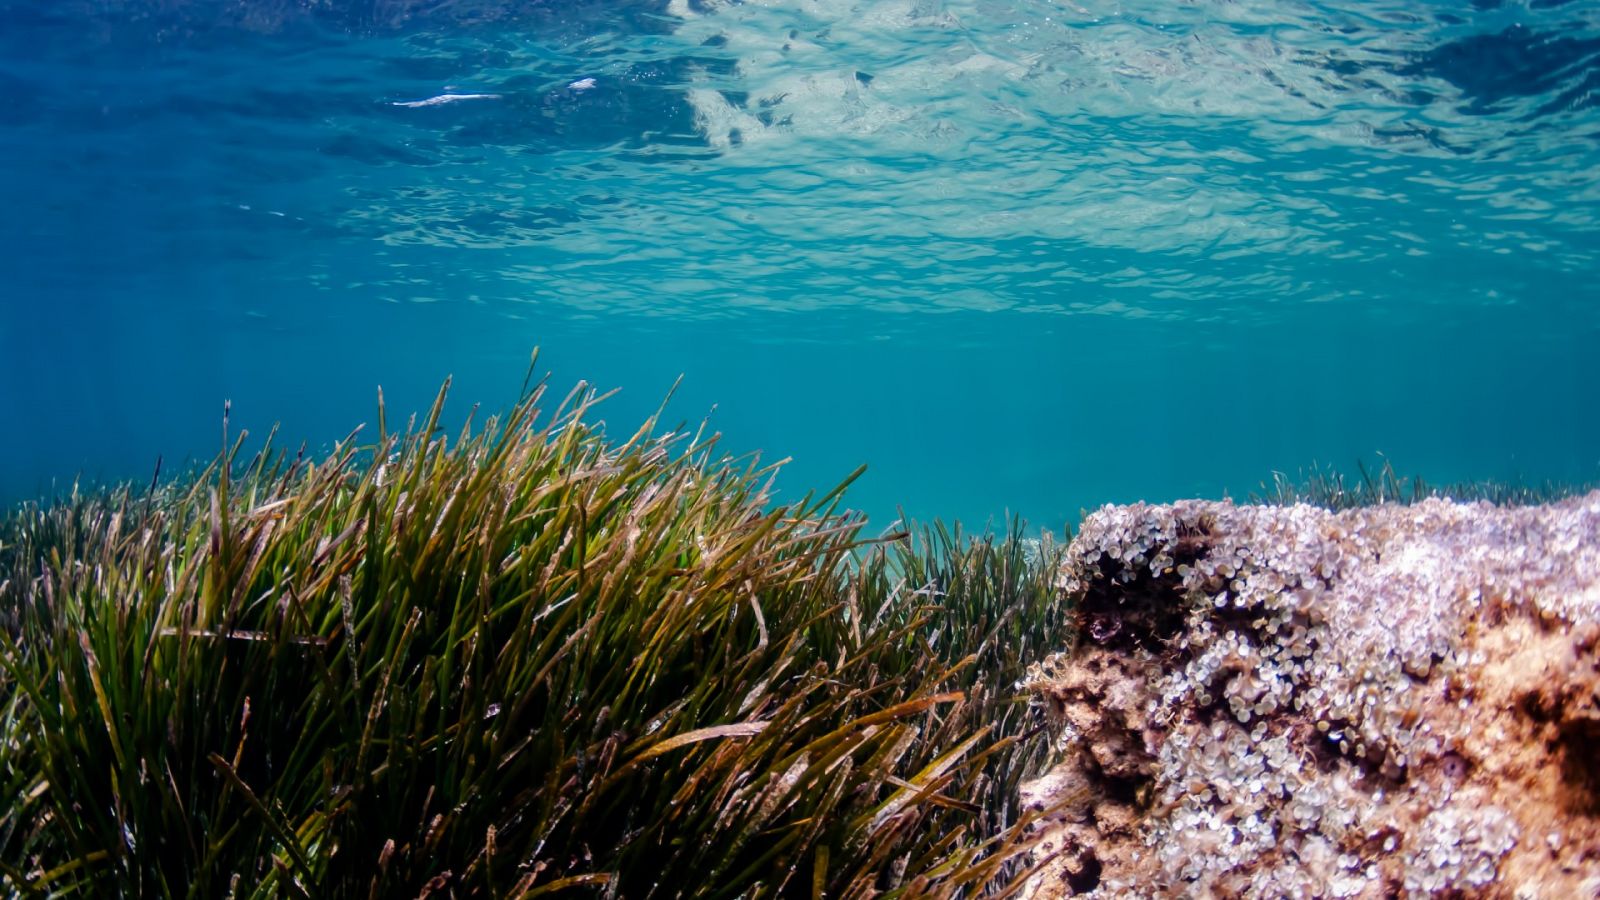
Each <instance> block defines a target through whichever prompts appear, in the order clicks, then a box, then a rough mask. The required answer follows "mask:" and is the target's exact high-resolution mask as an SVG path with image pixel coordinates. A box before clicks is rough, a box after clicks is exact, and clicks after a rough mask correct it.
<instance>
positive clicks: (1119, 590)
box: [1029, 492, 1600, 897]
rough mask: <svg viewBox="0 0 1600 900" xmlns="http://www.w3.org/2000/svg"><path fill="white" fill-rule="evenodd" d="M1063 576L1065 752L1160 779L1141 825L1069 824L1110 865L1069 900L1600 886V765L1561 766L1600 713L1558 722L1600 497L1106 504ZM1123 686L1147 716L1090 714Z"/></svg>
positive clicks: (1048, 669)
mask: <svg viewBox="0 0 1600 900" xmlns="http://www.w3.org/2000/svg"><path fill="white" fill-rule="evenodd" d="M1061 586H1062V588H1063V589H1064V590H1065V591H1067V592H1068V593H1069V594H1070V595H1072V596H1075V597H1077V598H1078V600H1079V603H1080V611H1081V612H1080V615H1081V618H1082V626H1083V627H1082V636H1081V638H1080V641H1081V643H1080V646H1079V647H1078V648H1076V650H1075V651H1073V652H1072V653H1070V654H1063V655H1061V656H1059V657H1056V658H1053V659H1051V660H1047V661H1045V662H1044V663H1042V664H1041V665H1039V666H1037V667H1036V668H1035V669H1034V670H1033V672H1032V674H1031V677H1030V680H1029V685H1030V686H1031V687H1032V688H1033V690H1034V691H1035V692H1036V693H1037V694H1038V695H1039V696H1041V697H1042V698H1044V699H1045V700H1046V701H1047V705H1049V706H1050V707H1051V708H1052V709H1053V710H1055V711H1056V712H1057V713H1058V719H1060V720H1061V723H1062V728H1063V733H1064V734H1066V735H1067V737H1068V740H1067V741H1066V743H1067V745H1068V746H1067V747H1066V749H1065V758H1064V761H1063V765H1064V766H1066V767H1077V768H1078V769H1081V770H1082V773H1081V775H1082V777H1081V778H1080V779H1079V781H1081V780H1082V779H1083V778H1087V779H1089V780H1091V781H1093V780H1094V779H1096V778H1098V779H1099V780H1100V782H1101V784H1102V790H1103V791H1104V792H1105V793H1107V794H1108V795H1113V794H1121V795H1123V796H1126V795H1127V794H1128V789H1127V787H1128V786H1127V785H1125V784H1120V785H1112V784H1110V783H1109V782H1108V781H1107V776H1106V775H1105V773H1103V772H1102V771H1101V767H1100V765H1099V763H1098V759H1099V758H1100V757H1102V756H1104V754H1103V753H1098V752H1097V750H1096V747H1095V743H1096V741H1106V740H1111V741H1115V742H1120V743H1121V744H1127V743H1129V742H1130V741H1131V742H1133V743H1136V744H1138V745H1140V746H1141V747H1142V750H1143V752H1144V753H1145V754H1146V755H1147V765H1146V767H1145V770H1146V771H1148V773H1149V778H1148V783H1146V784H1143V785H1137V786H1135V790H1136V791H1137V792H1138V793H1139V796H1140V797H1142V798H1143V806H1142V808H1141V810H1140V816H1139V821H1138V824H1137V826H1136V827H1135V828H1134V829H1132V830H1131V831H1130V830H1127V829H1124V830H1123V832H1122V833H1120V834H1111V833H1108V832H1107V831H1106V830H1105V829H1104V828H1099V829H1098V830H1097V828H1096V826H1095V824H1094V822H1095V813H1094V811H1093V810H1092V809H1089V810H1084V811H1082V812H1081V813H1078V814H1076V818H1075V819H1073V820H1071V821H1066V822H1065V823H1064V827H1065V828H1067V832H1066V837H1064V838H1063V839H1064V840H1066V841H1067V842H1068V843H1074V844H1076V845H1078V846H1077V847H1076V850H1075V852H1076V857H1075V858H1076V859H1077V863H1075V865H1076V867H1077V868H1076V869H1075V871H1079V872H1081V871H1086V870H1092V871H1094V872H1096V873H1099V874H1098V876H1097V877H1096V878H1094V879H1090V880H1089V881H1087V882H1086V881H1084V880H1083V879H1082V878H1079V879H1077V880H1076V881H1075V882H1074V884H1073V889H1072V890H1070V891H1066V893H1081V892H1088V891H1095V892H1098V893H1101V894H1118V893H1129V894H1143V895H1164V894H1172V893H1181V894H1192V893H1195V892H1200V893H1213V892H1215V893H1222V894H1226V895H1243V896H1258V897H1278V896H1327V897H1353V896H1369V895H1391V896H1392V895H1397V894H1399V895H1410V896H1428V895H1432V894H1436V893H1452V892H1463V891H1464V892H1467V893H1475V892H1478V891H1481V890H1486V889H1488V888H1489V886H1491V885H1496V884H1505V883H1509V882H1510V881H1522V882H1525V883H1526V882H1529V880H1530V879H1531V880H1532V881H1533V882H1536V883H1537V884H1536V886H1537V887H1539V892H1543V891H1556V892H1565V891H1569V890H1581V891H1588V892H1589V893H1588V894H1585V895H1586V896H1600V895H1597V894H1595V893H1594V892H1595V891H1600V828H1597V827H1596V824H1595V822H1596V817H1595V816H1594V815H1593V814H1592V812H1589V811H1587V809H1588V807H1586V806H1585V804H1592V805H1593V806H1594V807H1595V808H1596V809H1595V811H1600V796H1597V795H1595V794H1594V785H1593V784H1592V783H1591V782H1592V780H1593V775H1594V773H1593V772H1592V771H1590V770H1588V769H1586V768H1585V765H1586V764H1585V762H1584V761H1583V760H1582V759H1573V758H1565V757H1563V758H1562V759H1555V758H1554V756H1563V754H1565V755H1566V756H1577V755H1582V754H1584V753H1587V754H1588V755H1589V757H1590V763H1593V762H1594V758H1595V757H1600V754H1595V753H1594V751H1593V744H1592V743H1587V742H1586V741H1583V740H1579V741H1578V742H1577V743H1576V744H1574V743H1573V742H1572V741H1571V740H1568V739H1569V738H1572V737H1573V736H1574V735H1578V736H1579V737H1580V738H1581V737H1582V736H1583V735H1587V734H1588V731H1587V730H1586V729H1588V728H1589V727H1590V726H1589V725H1587V724H1584V723H1586V722H1589V721H1590V720H1591V719H1593V720H1594V721H1600V706H1597V707H1596V708H1594V709H1592V710H1590V711H1585V710H1583V709H1575V710H1566V711H1563V709H1564V707H1563V704H1567V705H1571V704H1570V703H1567V700H1571V699H1572V698H1577V699H1576V700H1575V701H1573V702H1576V703H1577V704H1579V705H1581V704H1582V703H1583V702H1584V697H1585V696H1587V695H1588V692H1589V690H1590V687H1592V686H1600V649H1597V648H1596V646H1595V644H1596V643H1597V641H1596V640H1594V639H1593V638H1592V637H1585V635H1591V634H1593V633H1594V632H1595V630H1596V625H1597V623H1600V492H1595V493H1591V494H1589V495H1587V496H1585V497H1579V498H1573V499H1571V500H1568V501H1565V502H1563V503H1559V504H1553V505H1550V506H1546V507H1522V508H1504V507H1495V506H1492V505H1490V504H1488V503H1477V504H1458V503H1452V502H1449V501H1447V500H1440V499H1431V500H1427V501H1424V502H1420V503H1417V504H1415V505H1412V506H1395V505H1388V506H1378V507H1371V508H1365V509H1354V510H1347V511H1344V512H1340V513H1333V512H1329V511H1327V510H1324V509H1320V508H1316V507H1312V506H1307V505H1299V506H1290V507H1264V506H1235V505H1233V504H1231V503H1226V502H1223V503H1215V502H1205V501H1184V502H1179V503H1176V504H1172V505H1162V506H1156V505H1145V504H1136V505H1131V506H1121V507H1116V506H1107V507H1104V508H1102V509H1101V510H1099V511H1097V512H1096V513H1094V514H1092V515H1091V516H1089V517H1088V519H1087V520H1086V521H1085V523H1084V525H1083V527H1082V529H1081V531H1080V533H1079V534H1078V535H1077V536H1076V538H1075V539H1074V541H1073V544H1072V546H1071V547H1070V548H1069V550H1068V558H1067V561H1066V566H1065V568H1064V569H1063V571H1062V573H1061ZM1535 644H1537V646H1538V647H1539V648H1540V649H1539V651H1538V654H1537V655H1536V656H1528V655H1527V653H1526V652H1524V651H1526V650H1527V648H1530V647H1533V646H1535ZM1518 653H1522V654H1523V656H1522V657H1517V658H1516V659H1511V657H1513V656H1515V655H1516V654H1518ZM1107 657H1118V658H1123V659H1126V658H1134V659H1138V660H1142V661H1143V665H1142V667H1135V668H1132V669H1130V667H1129V665H1128V664H1127V663H1126V662H1123V663H1120V664H1119V667H1117V670H1118V671H1138V672H1140V673H1141V674H1140V675H1138V676H1137V677H1136V679H1135V680H1137V681H1138V683H1137V684H1135V685H1131V686H1130V685H1122V686H1120V687H1118V688H1116V689H1112V688H1108V687H1106V686H1105V685H1103V684H1100V683H1099V682H1092V681H1091V680H1085V679H1084V678H1083V677H1081V676H1080V675H1079V674H1075V673H1079V672H1082V671H1089V670H1093V671H1095V672H1104V671H1109V670H1111V669H1110V668H1108V663H1107V659H1106V658H1107ZM1524 657H1526V658H1524ZM1574 679H1576V681H1574ZM1569 682H1570V683H1571V684H1575V685H1577V687H1573V688H1572V689H1571V690H1568V691H1567V692H1566V693H1565V694H1562V695H1561V697H1558V698H1557V699H1556V700H1554V701H1550V702H1549V703H1546V704H1545V705H1546V706H1549V707H1551V710H1550V711H1548V714H1534V713H1530V712H1528V710H1534V709H1536V708H1538V707H1539V702H1537V697H1539V696H1544V695H1545V694H1548V692H1549V690H1550V688H1549V684H1551V683H1563V684H1565V683H1569ZM1571 684H1569V687H1570V686H1571ZM1130 690H1132V691H1136V692H1137V693H1138V698H1139V702H1140V703H1142V704H1143V709H1142V710H1141V711H1140V713H1139V714H1137V715H1129V714H1128V713H1127V712H1125V711H1121V712H1118V713H1117V716H1116V723H1111V722H1109V721H1108V716H1109V713H1102V712H1098V711H1097V710H1101V709H1111V708H1117V707H1118V706H1119V704H1117V703H1108V698H1110V697H1111V696H1112V694H1116V693H1118V692H1120V694H1121V695H1123V696H1124V700H1123V702H1122V703H1121V704H1120V705H1121V706H1122V707H1126V706H1127V705H1128V704H1127V701H1126V695H1127V693H1128V692H1129V691H1130ZM1541 691H1542V692H1544V693H1543V694H1541V693H1540V692H1541ZM1097 692H1098V693H1097ZM1561 698H1567V700H1563V699H1561ZM1590 699H1592V700H1593V702H1594V703H1595V704H1600V695H1595V696H1593V697H1591V698H1590ZM1557 707H1562V708H1560V709H1558V708H1557ZM1130 723H1132V724H1130ZM1118 729H1121V730H1122V732H1124V733H1122V734H1120V735H1119V734H1116V732H1117V730H1118ZM1130 730H1131V731H1134V732H1137V733H1136V734H1129V733H1126V732H1128V731H1130ZM1563 735H1565V737H1563ZM1563 740H1567V744H1563V743H1562V741H1563ZM1074 746H1075V747H1076V748H1077V751H1076V752H1075V751H1074ZM1552 747H1553V748H1555V749H1553V750H1552V749H1550V748H1552ZM1523 752H1526V753H1529V754H1532V757H1530V758H1515V757H1516V754H1518V753H1523ZM1541 754H1542V755H1543V756H1541ZM1540 759H1543V762H1544V766H1543V768H1544V770H1545V772H1544V774H1543V775H1538V774H1533V775H1530V774H1529V772H1530V771H1534V770H1537V769H1538V768H1539V767H1540V762H1539V761H1540ZM1557 771H1559V772H1562V773H1566V774H1565V775H1558V774H1552V773H1554V772H1557ZM1585 791H1588V792H1589V794H1588V795H1585V793H1584V792H1585ZM1036 805H1043V801H1040V802H1039V803H1038V804H1036ZM1552 810H1554V812H1552ZM1566 813H1571V815H1566ZM1552 816H1554V819H1552ZM1552 823H1554V824H1552ZM1552 829H1554V830H1552ZM1535 831H1537V834H1535V833H1534V832H1535ZM1558 832H1559V833H1558ZM1552 835H1553V836H1554V837H1553V838H1552V837H1551V836H1552ZM1096 841H1098V842H1099V845H1098V846H1089V845H1091V844H1095V843H1096ZM1552 841H1553V842H1554V843H1559V844H1561V846H1562V847H1563V848H1564V849H1563V850H1561V851H1559V852H1558V851H1553V850H1551V849H1550V847H1551V846H1553V844H1552ZM1090 856H1092V857H1094V859H1093V860H1092V861H1090V862H1092V865H1091V864H1089V863H1087V862H1085V860H1086V859H1087V858H1088V857H1090ZM1551 895H1554V894H1551ZM1563 895H1565V894H1563Z"/></svg>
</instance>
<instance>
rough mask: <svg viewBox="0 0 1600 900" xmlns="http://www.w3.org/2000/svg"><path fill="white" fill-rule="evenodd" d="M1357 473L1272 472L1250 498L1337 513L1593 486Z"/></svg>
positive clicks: (1510, 501)
mask: <svg viewBox="0 0 1600 900" xmlns="http://www.w3.org/2000/svg"><path fill="white" fill-rule="evenodd" d="M1356 472H1357V474H1356V475H1355V476H1353V477H1352V476H1348V475H1346V474H1345V473H1344V472H1342V471H1340V470H1338V469H1335V468H1333V467H1331V466H1329V467H1322V466H1316V465H1313V466H1312V467H1311V469H1310V471H1309V473H1308V472H1301V473H1300V476H1299V477H1298V478H1290V477H1289V476H1288V475H1286V474H1284V473H1283V472H1274V473H1272V482H1271V483H1270V484H1268V483H1265V482H1263V483H1262V485H1261V490H1260V491H1256V492H1252V493H1251V494H1250V496H1249V498H1248V499H1249V502H1251V503H1263V504H1270V505H1273V506H1292V505H1294V504H1296V503H1308V504H1310V505H1312V506H1320V507H1323V508H1324V509H1329V510H1333V511H1335V512H1338V511H1339V510H1345V509H1356V508H1359V507H1366V506H1378V505H1381V504H1384V503H1399V504H1402V505H1405V504H1411V503H1416V502H1419V501H1421V500H1426V499H1428V498H1429V497H1439V498H1443V499H1448V500H1456V501H1459V502H1472V501H1476V500H1485V501H1488V502H1489V503H1492V504H1494V505H1495V506H1534V505H1537V504H1541V503H1549V502H1551V501H1553V500H1560V499H1562V498H1564V497H1571V496H1575V495H1577V494H1582V493H1585V492H1587V491H1589V490H1591V489H1593V487H1594V485H1587V484H1586V485H1580V484H1563V483H1558V482H1554V481H1545V482H1542V483H1539V484H1524V483H1521V482H1500V481H1471V482H1457V483H1454V484H1429V483H1428V482H1427V481H1425V480H1423V478H1422V477H1421V476H1420V475H1411V476H1402V475H1400V474H1399V473H1397V472H1396V471H1395V468H1394V465H1393V464H1392V463H1390V462H1389V460H1388V459H1383V461H1382V464H1381V465H1378V466H1368V465H1367V464H1366V463H1364V462H1360V461H1357V463H1356Z"/></svg>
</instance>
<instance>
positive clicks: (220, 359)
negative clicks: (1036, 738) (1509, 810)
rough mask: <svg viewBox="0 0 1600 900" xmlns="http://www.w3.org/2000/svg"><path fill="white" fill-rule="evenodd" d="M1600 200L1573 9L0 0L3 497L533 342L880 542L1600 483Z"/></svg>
mask: <svg viewBox="0 0 1600 900" xmlns="http://www.w3.org/2000/svg"><path fill="white" fill-rule="evenodd" d="M452 94H454V95H465V94H480V95H492V96H480V97H477V98H472V99H454V100H448V101H443V100H441V101H435V102H434V103H432V104H424V105H403V104H418V103H419V101H427V100H429V99H430V98H438V97H442V96H446V95H452ZM1597 217H1600V4H1597V3H1594V2H1589V0H1571V2H1565V3H1562V2H1544V0H1532V2H1495V0H1480V2H1477V3H1472V4H1468V3H1461V2H1422V0H1404V2H1401V0H1343V2H1254V0H1237V2H1221V0H1197V2H1188V3H1173V2H1168V0H1130V2H1120V3H1110V2H1106V3H1096V2H1082V3H1065V2H1033V0H1006V2H989V0H944V2H940V0H912V2H902V0H882V2H842V0H770V2H745V3H727V2H687V3H686V2H682V0H673V2H671V3H661V2H627V0H624V2H606V3H598V2H581V0H579V2H560V3H529V2H523V3H501V2H491V0H480V2H464V0H433V2H423V0H383V2H370V0H369V2H365V3H338V4H336V3H324V2H312V0H304V2H283V0H257V2H222V0H142V2H138V0H126V2H122V0H119V2H112V0H63V2H55V3H44V2H38V0H31V2H20V0H9V2H8V0H0V267H3V268H0V429H3V432H0V434H3V440H0V498H6V499H8V500H14V499H17V498H21V497H30V496H36V495H38V494H40V493H48V492H51V491H53V490H57V489H59V488H60V486H61V485H62V484H64V483H69V482H70V481H71V479H72V478H73V477H74V476H76V475H80V474H81V475H82V476H84V477H86V478H89V479H93V480H99V481H104V480H111V479H121V478H133V479H141V480H142V479H145V478H148V476H149V472H150V471H151V468H152V466H153V464H154V461H155V459H156V457H157V456H158V455H163V456H164V457H165V459H166V461H167V462H166V465H167V466H168V467H169V470H170V468H171V467H174V466H176V465H178V464H179V463H180V462H181V461H182V460H184V459H186V458H190V459H193V458H205V457H208V456H210V455H211V454H213V453H215V452H216V449H217V447H218V444H219V441H220V438H219V428H220V420H221V409H222V402H223V400H224V399H225V398H228V399H231V400H232V402H233V409H234V422H235V426H236V427H239V426H243V427H248V428H249V429H250V430H251V431H252V432H253V433H257V434H259V433H262V432H264V431H265V429H266V428H267V427H269V426H270V425H271V424H272V423H274V422H276V423H279V424H280V426H281V431H282V434H283V435H284V438H285V441H286V442H287V443H290V444H294V443H298V442H299V441H301V440H305V441H307V442H309V443H310V444H311V445H312V446H313V447H324V446H326V445H327V444H329V443H330V442H331V441H332V440H334V439H336V438H339V437H342V436H343V435H344V434H345V433H346V432H348V431H349V429H350V428H351V427H352V426H353V425H355V424H357V423H360V422H363V421H368V422H370V421H372V420H373V410H374V396H375V388H376V387H377V386H378V385H379V384H381V385H383V387H384V390H385V394H386V396H387V397H388V400H389V406H390V409H391V413H390V415H391V419H394V418H398V417H399V413H400V412H402V411H409V410H414V409H418V408H422V407H424V406H425V405H426V403H427V402H428V400H429V399H430V398H431V396H432V393H433V391H434V389H435V388H436V387H437V385H438V384H439V382H440V381H441V380H442V379H443V378H444V377H445V376H446V375H447V374H453V375H454V376H455V391H454V397H455V409H456V410H457V411H458V412H460V411H464V410H465V408H466V407H467V406H468V405H470V404H471V403H473V402H482V403H483V404H484V405H485V406H486V407H487V408H491V409H492V408H497V407H502V406H504V405H505V404H506V403H507V402H509V401H510V400H511V399H512V397H513V395H514V394H515V392H516V389H517V387H518V385H519V384H520V383H521V378H522V375H523V372H524V370H525V368H526V365H527V356H528V352H529V350H530V349H531V348H532V347H534V346H535V345H538V346H540V347H542V348H543V357H542V362H543V364H544V365H545V366H546V367H547V368H549V369H551V370H553V373H554V381H555V385H556V386H557V388H558V392H563V391H564V389H565V387H566V386H567V385H568V384H570V383H571V382H572V381H574V380H576V379H579V378H584V379H587V380H589V381H591V382H594V383H596V384H598V385H600V386H602V387H613V386H615V387H621V388H623V393H622V394H621V395H620V396H619V397H617V398H614V399H613V400H611V401H608V403H607V404H606V406H605V407H604V410H605V418H607V420H608V421H609V422H611V423H614V427H615V428H616V430H618V431H631V429H632V427H633V426H634V425H636V424H637V422H638V420H639V419H640V418H642V417H643V416H644V415H646V414H647V413H648V412H650V411H651V410H653V409H654V407H655V406H656V405H657V403H658V401H659V400H660V399H661V397H662V396H663V394H664V393H665V392H666V391H667V389H668V388H669V387H670V385H671V384H672V382H673V380H674V379H675V377H676V376H677V375H679V374H680V373H681V374H683V375H684V376H685V382H684V385H683V388H682V389H681V390H680V392H679V393H678V395H677V398H676V400H675V401H674V403H673V406H672V407H671V409H672V412H673V413H674V414H675V418H679V419H683V420H687V421H689V422H691V423H693V422H697V421H698V420H699V419H701V418H702V417H703V416H705V415H706V414H707V413H712V420H711V421H712V424H713V426H714V427H715V428H717V429H719V430H721V431H722V432H723V433H724V434H725V435H726V441H727V446H728V447H729V449H731V450H738V451H745V450H756V449H759V450H762V451H764V452H765V453H766V455H767V456H768V457H774V458H775V457H779V456H792V457H793V458H794V462H793V463H792V465H791V466H790V469H789V471H788V473H787V474H786V476H785V477H784V478H783V479H782V480H781V481H780V486H781V487H782V488H783V490H784V496H788V497H793V496H796V495H798V494H799V493H802V492H803V491H804V490H806V489H808V488H826V487H829V486H831V485H832V484H833V483H834V482H835V481H837V480H838V479H839V478H841V477H842V476H844V475H845V474H847V473H848V472H849V471H850V470H852V469H853V468H854V467H855V466H856V465H857V464H859V463H863V462H864V463H867V464H868V465H869V466H870V471H869V473H868V474H867V476H866V477H865V479H864V480H863V481H862V482H860V483H859V484H858V485H857V486H856V487H855V488H854V489H853V490H852V491H851V493H850V495H849V497H850V498H851V499H852V501H853V503H854V504H855V505H856V506H859V507H861V508H864V509H866V510H868V511H869V512H870V513H871V514H872V516H873V519H874V521H875V522H881V523H884V524H887V522H888V521H889V520H890V519H891V518H892V517H893V514H894V510H895V508H896V507H897V505H903V506H904V507H905V508H906V509H907V510H908V512H910V513H911V514H913V515H916V516H919V517H927V516H935V515H938V516H943V517H946V518H960V519H962V520H964V521H967V522H977V523H981V522H982V521H984V520H986V519H988V518H990V517H994V516H998V515H1000V514H1002V513H1004V512H1006V511H1010V512H1014V513H1021V514H1023V515H1025V516H1027V517H1028V518H1029V519H1030V520H1031V521H1032V522H1033V523H1034V524H1036V525H1044V526H1047V527H1053V528H1059V527H1061V526H1062V525H1063V524H1065V523H1067V522H1068V521H1075V519H1076V516H1077V513H1078V510H1079V509H1080V508H1081V507H1092V506H1094V505H1097V504H1099V503H1102V502H1110V501H1117V502H1121V501H1131V500H1137V499H1148V500H1152V501H1155V500H1168V499H1172V498H1175V497H1179V496H1192V495H1203V496H1218V495H1221V494H1223V493H1224V492H1230V493H1232V494H1233V495H1234V496H1240V495H1243V494H1245V493H1247V492H1248V491H1250V490H1252V489H1254V488H1256V487H1257V485H1258V484H1259V482H1260V481H1261V480H1263V479H1265V478H1268V477H1270V475H1271V472H1272V471H1273V470H1285V471H1289V472H1294V471H1295V470H1297V469H1300V468H1302V467H1305V466H1308V465H1309V464H1311V463H1313V462H1322V463H1328V464H1335V465H1339V466H1343V467H1351V466H1353V465H1354V463H1355V462H1356V461H1357V460H1366V461H1369V462H1370V461H1372V460H1373V459H1374V458H1375V457H1374V456H1373V454H1374V453H1375V452H1382V453H1385V454H1387V456H1388V458H1389V459H1391V460H1393V461H1394V463H1395V465H1396V466H1397V468H1399V469H1402V470H1404V471H1407V472H1416V473H1420V474H1423V475H1425V476H1427V477H1428V478H1429V479H1430V480H1433V481H1450V480H1457V479H1486V478H1492V479H1503V480H1524V481H1540V480H1544V479H1560V480H1568V481H1580V480H1592V479H1594V478H1596V476H1597V475H1600V416H1596V407H1597V404H1596V402H1595V397H1596V391H1595V384H1596V377H1597V376H1600V353H1596V345H1597V338H1600V305H1597V304H1600V286H1597V285H1600V279H1597V273H1600V219H1597ZM713 409H714V412H713Z"/></svg>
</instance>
